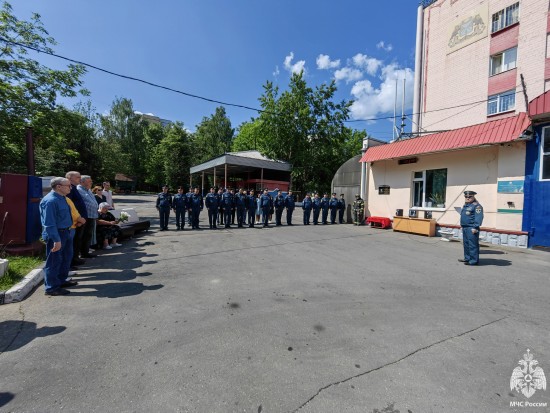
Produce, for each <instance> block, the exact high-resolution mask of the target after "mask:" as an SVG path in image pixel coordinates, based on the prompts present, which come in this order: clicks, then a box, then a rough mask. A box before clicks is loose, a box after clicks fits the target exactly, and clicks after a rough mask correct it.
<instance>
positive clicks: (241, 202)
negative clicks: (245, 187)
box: [235, 194, 246, 208]
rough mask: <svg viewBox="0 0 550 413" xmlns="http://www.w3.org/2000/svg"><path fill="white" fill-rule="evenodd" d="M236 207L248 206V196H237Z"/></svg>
mask: <svg viewBox="0 0 550 413" xmlns="http://www.w3.org/2000/svg"><path fill="white" fill-rule="evenodd" d="M235 205H236V206H237V207H240V208H243V207H245V206H246V195H245V194H235Z"/></svg>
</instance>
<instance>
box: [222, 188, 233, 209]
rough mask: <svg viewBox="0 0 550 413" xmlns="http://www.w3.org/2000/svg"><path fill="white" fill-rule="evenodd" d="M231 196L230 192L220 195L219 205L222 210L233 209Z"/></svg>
mask: <svg viewBox="0 0 550 413" xmlns="http://www.w3.org/2000/svg"><path fill="white" fill-rule="evenodd" d="M233 202H234V200H233V194H232V193H231V192H224V193H223V194H222V199H221V205H222V208H223V209H227V208H229V209H231V208H232V207H233Z"/></svg>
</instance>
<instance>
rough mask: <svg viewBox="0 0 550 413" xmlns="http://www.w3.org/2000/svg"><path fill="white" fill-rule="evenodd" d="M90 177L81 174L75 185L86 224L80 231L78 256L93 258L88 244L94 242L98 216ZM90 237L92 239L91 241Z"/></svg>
mask: <svg viewBox="0 0 550 413" xmlns="http://www.w3.org/2000/svg"><path fill="white" fill-rule="evenodd" d="M91 188H92V178H91V177H90V176H89V175H82V177H81V179H80V185H78V186H77V189H78V193H79V194H80V196H81V197H82V200H83V201H84V205H85V206H86V215H87V216H88V217H87V218H86V224H84V232H83V233H82V241H81V242H80V256H81V257H82V258H94V257H96V255H95V254H91V253H90V245H92V244H95V228H96V221H97V217H98V213H97V209H98V205H97V201H96V199H95V196H94V194H93V193H92V191H91ZM92 239H93V240H94V241H92Z"/></svg>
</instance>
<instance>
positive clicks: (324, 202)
mask: <svg viewBox="0 0 550 413" xmlns="http://www.w3.org/2000/svg"><path fill="white" fill-rule="evenodd" d="M329 206H330V198H329V197H328V194H326V193H325V194H323V198H321V210H322V211H323V214H322V216H321V219H322V221H321V222H322V223H323V225H327V219H328V208H329Z"/></svg>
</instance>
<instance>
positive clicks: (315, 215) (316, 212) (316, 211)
mask: <svg viewBox="0 0 550 413" xmlns="http://www.w3.org/2000/svg"><path fill="white" fill-rule="evenodd" d="M320 212H321V210H320V209H313V225H317V224H318V223H319V213H320Z"/></svg>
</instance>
